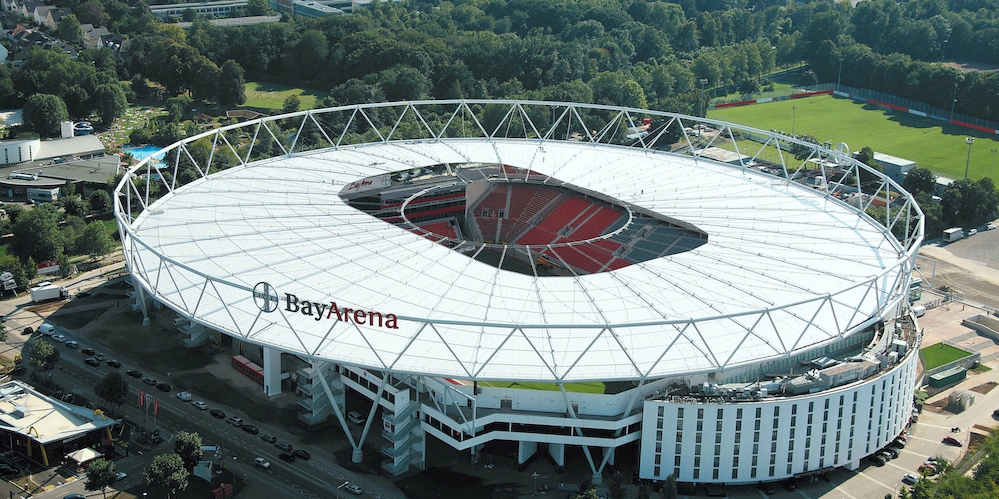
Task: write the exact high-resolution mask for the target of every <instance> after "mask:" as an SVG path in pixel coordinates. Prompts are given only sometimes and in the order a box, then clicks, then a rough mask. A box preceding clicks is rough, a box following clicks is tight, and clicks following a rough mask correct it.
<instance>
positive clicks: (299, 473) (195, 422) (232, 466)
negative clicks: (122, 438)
mask: <svg viewBox="0 0 999 499" xmlns="http://www.w3.org/2000/svg"><path fill="white" fill-rule="evenodd" d="M5 305H6V304H5ZM22 316H25V317H23V318H22ZM33 316H34V314H28V313H26V312H19V313H18V314H14V315H13V316H12V317H13V318H11V319H8V321H7V324H6V325H7V326H8V328H9V330H10V331H11V333H12V334H11V335H10V336H9V338H8V342H7V343H5V344H3V350H4V351H5V352H7V355H10V356H13V354H15V353H17V352H20V351H21V350H22V349H23V346H24V342H25V340H27V339H28V337H26V336H22V335H21V334H20V331H21V330H23V328H24V326H26V325H32V326H33V327H37V325H38V324H40V322H41V321H40V320H39V319H37V317H33ZM55 333H57V334H63V335H65V336H66V339H67V340H77V341H79V342H80V347H79V349H77V350H73V349H70V348H67V347H65V346H64V345H59V344H57V345H56V346H57V348H59V349H60V350H61V351H62V360H60V361H59V363H58V367H57V369H56V370H55V371H53V374H52V377H53V380H54V381H55V382H56V383H57V384H59V385H60V386H62V387H63V388H64V389H65V390H66V391H70V392H73V393H75V394H78V395H81V396H83V397H86V398H88V399H90V400H95V399H96V396H94V394H93V389H94V386H95V385H96V384H97V382H98V381H100V380H101V379H102V378H103V377H104V376H105V375H106V374H107V373H108V372H110V371H112V370H114V369H113V368H111V367H110V366H107V365H106V364H102V365H101V366H100V367H92V366H89V365H87V364H85V363H84V362H83V360H84V359H85V358H86V357H87V356H86V355H84V354H82V353H81V352H80V351H81V350H82V349H83V348H86V347H88V346H89V347H92V348H95V349H96V350H97V351H98V352H103V353H105V354H106V355H108V358H114V353H113V352H109V351H107V349H105V348H103V347H101V346H100V345H96V344H93V343H91V342H90V341H89V340H88V339H87V338H86V337H81V336H79V335H77V334H76V333H74V332H73V331H70V330H67V329H65V328H62V327H56V331H55ZM38 337H40V335H39V334H38V333H35V334H34V335H33V336H32V337H31V338H32V340H33V339H35V338H38ZM50 341H51V340H50ZM23 355H24V357H27V354H26V352H25V353H24V354H23ZM118 360H120V361H122V367H121V368H120V369H119V371H120V372H121V373H122V376H125V371H126V370H127V369H132V368H134V369H138V370H140V371H142V372H143V373H144V374H145V375H146V376H152V377H155V378H156V379H159V380H161V381H168V379H167V377H166V376H162V375H161V374H159V373H152V372H147V371H145V370H143V369H142V367H141V366H140V365H137V364H135V363H133V362H130V361H128V360H127V359H121V358H119V359H118ZM125 379H126V380H127V381H128V383H129V390H130V394H131V396H130V397H128V398H126V405H125V406H124V408H123V409H124V414H125V417H126V418H127V419H128V420H129V421H131V422H132V423H134V424H135V425H136V426H145V425H146V414H145V411H144V410H143V409H141V408H140V407H139V406H138V398H139V397H138V393H139V390H143V391H145V392H146V393H150V394H151V395H152V396H153V397H155V398H156V399H158V400H159V414H158V415H157V416H156V417H155V422H156V429H159V430H160V431H161V434H162V435H163V436H164V438H166V439H167V440H168V441H167V442H166V443H164V444H161V445H160V446H159V447H158V448H156V449H155V453H156V454H159V453H165V452H168V451H170V450H171V449H172V445H171V444H170V443H169V442H170V440H172V438H173V435H175V434H176V433H177V432H179V431H193V432H197V433H199V434H200V435H201V437H202V440H203V441H204V442H205V445H218V446H220V447H221V448H222V449H223V452H222V456H223V457H222V459H221V460H220V461H221V462H222V463H223V464H224V466H225V467H226V468H227V469H229V470H230V471H232V472H233V473H234V474H236V475H237V476H240V475H242V476H243V477H244V478H245V479H246V480H247V481H248V483H249V484H250V486H249V487H246V489H244V491H243V492H242V495H241V497H244V498H260V499H271V498H273V497H300V498H307V499H313V498H326V497H330V494H329V491H333V490H337V488H338V487H339V486H342V485H343V483H344V482H346V481H350V482H352V483H357V484H359V485H360V486H361V487H362V488H363V489H364V496H366V497H392V498H402V497H404V496H403V495H402V494H401V493H399V492H398V491H393V490H388V489H386V488H384V486H383V485H381V484H375V483H374V482H373V481H372V480H370V479H369V478H367V477H365V476H364V475H358V474H356V473H353V472H350V471H348V470H345V469H343V468H341V467H339V466H337V465H336V464H335V463H334V462H332V460H330V459H327V458H326V457H325V452H324V451H322V450H321V449H318V448H305V449H304V450H306V451H308V452H309V453H310V454H311V455H312V458H311V459H310V460H308V461H303V460H301V459H299V460H296V461H295V462H294V463H286V462H284V461H281V460H280V459H278V457H277V456H278V454H279V453H280V451H279V450H278V449H277V448H275V447H274V446H273V445H271V444H268V443H266V442H264V441H262V440H260V438H259V437H258V436H253V435H249V434H248V433H246V432H244V431H242V430H240V429H239V428H237V427H235V426H232V425H229V424H227V423H226V422H225V421H224V420H222V419H216V418H214V417H212V416H211V415H209V412H208V411H207V410H199V409H197V408H195V407H194V406H192V405H191V403H189V402H183V401H181V400H179V399H177V397H176V396H175V393H173V392H171V393H163V392H160V391H159V390H157V389H155V388H154V387H151V386H147V385H145V384H143V383H142V382H141V380H139V379H132V378H129V377H127V376H125ZM193 395H194V398H195V400H199V399H198V394H197V393H194V394H193ZM207 402H208V404H209V406H210V408H218V409H221V410H222V411H224V412H225V413H226V415H234V414H237V413H236V412H235V411H234V410H232V409H231V408H229V407H226V406H224V405H220V404H218V403H215V402H212V401H207ZM238 415H239V416H241V417H242V418H243V420H244V422H245V423H248V424H253V425H254V426H256V427H257V428H259V429H260V432H261V434H265V433H269V434H272V435H274V436H276V437H277V438H278V440H279V441H286V442H287V441H293V440H292V437H291V435H290V434H288V433H286V432H284V431H283V429H281V428H272V427H269V426H268V425H266V424H263V423H261V422H259V421H256V420H254V418H253V417H252V416H250V415H244V414H238ZM119 416H120V415H119ZM153 420H154V418H153V415H152V413H151V411H150V414H149V422H148V425H149V427H150V428H152V426H153ZM258 456H260V457H263V458H265V459H267V460H268V461H270V463H271V466H270V468H268V469H266V470H265V469H262V468H259V467H257V466H254V465H253V464H252V463H253V459H254V458H255V457H258ZM151 460H152V453H148V454H146V455H142V456H140V455H136V454H132V455H131V456H129V457H127V458H125V459H123V460H120V461H118V462H116V466H117V467H118V469H119V471H124V472H125V473H128V478H127V479H126V480H125V482H124V487H123V488H129V487H135V486H141V484H142V482H143V478H142V468H143V467H144V466H145V465H146V464H147V463H148V462H149V461H151ZM192 479H194V478H192ZM73 492H77V493H84V491H83V483H82V480H81V481H75V482H70V483H67V484H64V485H61V486H59V487H57V488H56V489H54V490H52V491H48V492H45V493H42V494H38V495H36V496H35V497H39V498H43V499H45V498H61V497H63V496H65V495H66V494H70V493H73ZM348 495H349V494H344V496H345V497H346V496H348Z"/></svg>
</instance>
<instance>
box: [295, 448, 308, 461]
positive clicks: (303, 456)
mask: <svg viewBox="0 0 999 499" xmlns="http://www.w3.org/2000/svg"><path fill="white" fill-rule="evenodd" d="M292 454H294V455H295V457H297V458H299V459H301V460H303V461H308V460H309V459H312V456H310V455H309V453H308V452H305V451H304V450H302V449H298V450H296V451H295V452H292Z"/></svg>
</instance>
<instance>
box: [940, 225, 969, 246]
mask: <svg viewBox="0 0 999 499" xmlns="http://www.w3.org/2000/svg"><path fill="white" fill-rule="evenodd" d="M963 238H964V229H962V228H960V227H952V228H950V229H947V230H945V231H944V232H943V240H944V242H945V243H952V242H954V241H957V240H960V239H963Z"/></svg>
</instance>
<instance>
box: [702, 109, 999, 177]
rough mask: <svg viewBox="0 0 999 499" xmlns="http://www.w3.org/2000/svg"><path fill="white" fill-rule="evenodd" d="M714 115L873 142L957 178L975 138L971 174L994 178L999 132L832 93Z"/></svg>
mask: <svg viewBox="0 0 999 499" xmlns="http://www.w3.org/2000/svg"><path fill="white" fill-rule="evenodd" d="M794 107H797V108H798V109H797V110H795V109H794ZM708 117H709V118H712V119H717V120H724V121H731V122H733V123H739V124H742V125H747V126H751V127H754V128H759V129H762V130H771V129H774V130H783V131H785V132H791V131H792V130H793V132H794V133H796V134H807V135H811V136H813V137H815V138H816V139H818V140H819V142H825V141H831V142H832V143H833V144H836V143H839V142H846V144H847V145H849V146H850V150H851V151H859V150H860V149H861V148H863V147H865V146H870V147H871V148H872V149H874V150H875V151H877V152H880V153H884V154H890V155H892V156H898V157H900V158H905V159H910V160H913V161H915V162H916V164H917V165H918V166H920V167H923V168H929V169H931V170H933V171H934V172H936V173H937V174H940V175H943V176H945V177H950V178H954V179H959V178H964V166H965V161H966V159H967V157H968V146H967V144H965V142H964V139H965V137H974V138H975V143H974V145H972V147H971V163H970V173H969V176H970V177H971V178H980V177H987V176H989V171H990V169H991V164H992V154H991V152H990V149H992V148H996V147H999V140H997V139H999V136H996V135H994V134H988V133H984V132H977V131H975V130H970V129H967V128H963V127H959V126H955V125H950V124H947V123H942V122H939V121H935V120H931V119H929V118H921V117H919V116H915V115H911V114H908V113H900V112H897V111H885V110H882V109H880V108H877V107H875V106H872V105H867V104H864V103H860V102H856V101H854V100H852V99H847V98H844V97H836V96H831V95H823V96H818V97H809V98H806V99H795V100H785V101H778V102H768V103H765V104H756V105H751V106H742V107H732V108H723V109H714V110H711V111H709V112H708ZM996 174H999V172H997V173H996Z"/></svg>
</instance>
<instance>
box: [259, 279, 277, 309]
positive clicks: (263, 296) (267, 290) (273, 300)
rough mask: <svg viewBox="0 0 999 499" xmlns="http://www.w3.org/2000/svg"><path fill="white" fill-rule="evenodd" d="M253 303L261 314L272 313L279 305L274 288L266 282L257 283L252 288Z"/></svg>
mask: <svg viewBox="0 0 999 499" xmlns="http://www.w3.org/2000/svg"><path fill="white" fill-rule="evenodd" d="M253 302H254V303H256V304H257V308H259V309H260V311H261V312H267V313H270V312H273V311H275V310H277V308H278V305H279V304H280V303H279V300H278V294H277V290H276V289H274V286H271V285H270V284H267V283H266V282H258V283H257V285H256V286H254V287H253Z"/></svg>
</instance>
